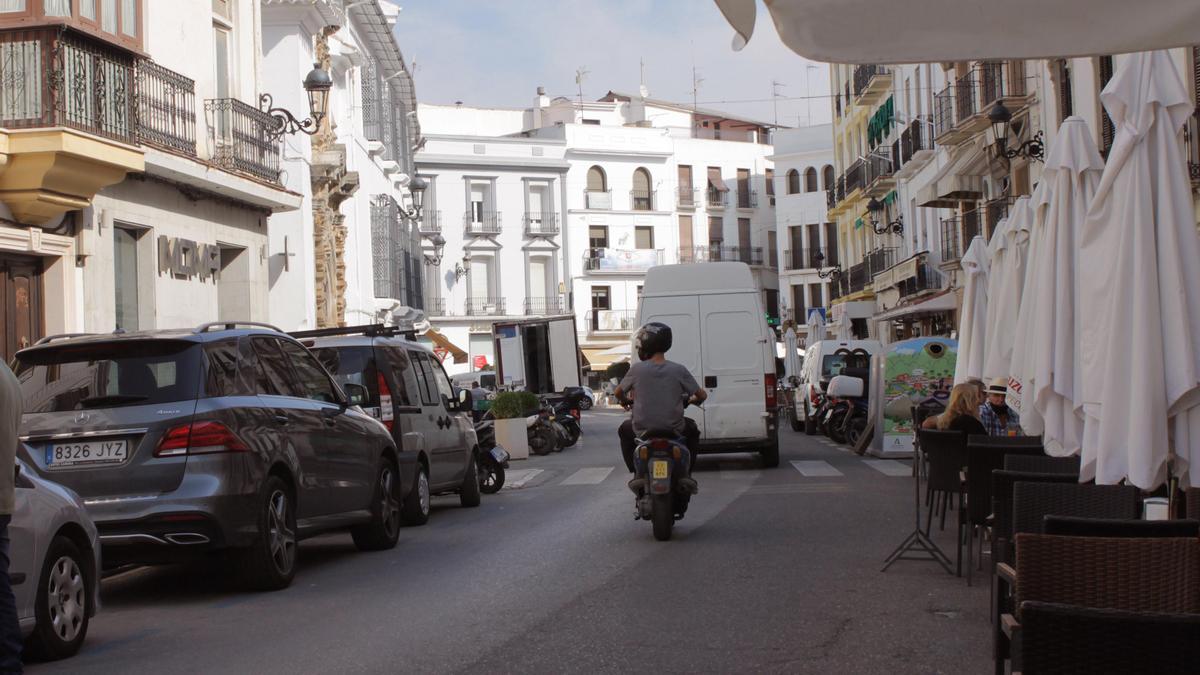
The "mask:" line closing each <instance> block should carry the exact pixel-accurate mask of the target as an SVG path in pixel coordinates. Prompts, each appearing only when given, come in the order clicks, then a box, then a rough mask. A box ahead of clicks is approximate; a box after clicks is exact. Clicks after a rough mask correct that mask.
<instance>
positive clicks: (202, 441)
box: [154, 421, 250, 457]
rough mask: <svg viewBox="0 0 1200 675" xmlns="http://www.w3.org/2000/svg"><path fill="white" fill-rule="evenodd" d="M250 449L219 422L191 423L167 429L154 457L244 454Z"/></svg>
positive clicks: (155, 449) (155, 450)
mask: <svg viewBox="0 0 1200 675" xmlns="http://www.w3.org/2000/svg"><path fill="white" fill-rule="evenodd" d="M249 449H250V448H248V447H246V444H245V443H243V442H242V439H240V438H238V437H237V434H235V433H233V432H232V431H230V430H229V427H227V426H225V425H224V424H221V423H220V422H213V421H206V422H192V423H190V424H180V425H179V426H175V427H171V428H170V429H167V432H166V433H165V434H163V436H162V438H161V439H159V441H158V446H157V447H156V448H154V456H155V457H176V456H179V455H210V454H214V453H218V452H246V451H247V450H249Z"/></svg>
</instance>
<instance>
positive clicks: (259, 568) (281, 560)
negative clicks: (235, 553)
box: [240, 476, 300, 591]
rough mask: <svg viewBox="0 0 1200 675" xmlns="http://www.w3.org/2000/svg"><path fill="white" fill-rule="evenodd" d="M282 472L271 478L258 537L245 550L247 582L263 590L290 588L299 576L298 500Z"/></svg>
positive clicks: (260, 514) (260, 507)
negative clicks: (297, 568) (284, 479)
mask: <svg viewBox="0 0 1200 675" xmlns="http://www.w3.org/2000/svg"><path fill="white" fill-rule="evenodd" d="M294 494H295V492H294V491H293V490H292V488H291V486H289V485H288V484H287V483H285V482H284V481H283V479H282V478H280V477H279V476H270V477H268V478H267V482H266V485H264V486H263V491H262V495H261V497H260V499H259V505H258V539H257V540H256V541H255V542H254V543H253V544H251V545H250V548H248V549H246V550H245V551H243V552H242V558H243V559H242V561H241V563H242V564H241V565H240V567H241V569H242V570H243V575H244V578H245V581H246V584H247V585H248V586H249V587H250V588H252V589H254V590H259V591H277V590H280V589H282V588H287V587H288V586H289V585H291V583H292V579H293V578H294V577H295V576H296V562H297V559H298V558H299V552H300V550H299V542H298V540H297V538H296V500H295V498H294V497H293V496H292V495H294Z"/></svg>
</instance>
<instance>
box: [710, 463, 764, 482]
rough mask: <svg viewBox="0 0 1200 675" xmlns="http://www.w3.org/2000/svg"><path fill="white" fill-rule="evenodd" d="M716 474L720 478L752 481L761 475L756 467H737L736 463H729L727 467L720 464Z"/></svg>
mask: <svg viewBox="0 0 1200 675" xmlns="http://www.w3.org/2000/svg"><path fill="white" fill-rule="evenodd" d="M717 476H718V477H719V478H720V479H721V480H743V481H749V482H754V481H756V480H758V478H759V477H760V476H762V471H759V470H758V469H739V468H737V466H736V465H730V466H729V467H725V466H722V467H721V470H720V471H719V472H718V473H717Z"/></svg>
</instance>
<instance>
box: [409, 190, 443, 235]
mask: <svg viewBox="0 0 1200 675" xmlns="http://www.w3.org/2000/svg"><path fill="white" fill-rule="evenodd" d="M428 187H429V183H428V182H427V181H426V180H425V179H424V178H421V177H420V176H415V177H414V178H413V179H412V180H410V181H408V195H409V197H410V198H411V199H412V205H411V206H401V207H400V210H401V211H402V212H403V213H404V216H405V217H406V218H411V219H413V220H420V219H421V212H422V211H423V208H424V205H425V190H426V189H427V188H428ZM443 243H444V242H443Z"/></svg>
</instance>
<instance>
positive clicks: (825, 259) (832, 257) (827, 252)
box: [783, 246, 838, 270]
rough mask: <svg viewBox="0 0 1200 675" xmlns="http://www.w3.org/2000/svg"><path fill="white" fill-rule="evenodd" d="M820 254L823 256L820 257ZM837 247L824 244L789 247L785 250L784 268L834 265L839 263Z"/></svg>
mask: <svg viewBox="0 0 1200 675" xmlns="http://www.w3.org/2000/svg"><path fill="white" fill-rule="evenodd" d="M818 256H821V257H820V258H819V259H818ZM837 257H838V256H837V248H827V247H824V246H819V247H815V248H814V247H810V248H803V249H789V250H785V251H784V252H783V269H785V270H818V269H824V268H827V267H833V266H834V265H836V264H837V263H838V261H837Z"/></svg>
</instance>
